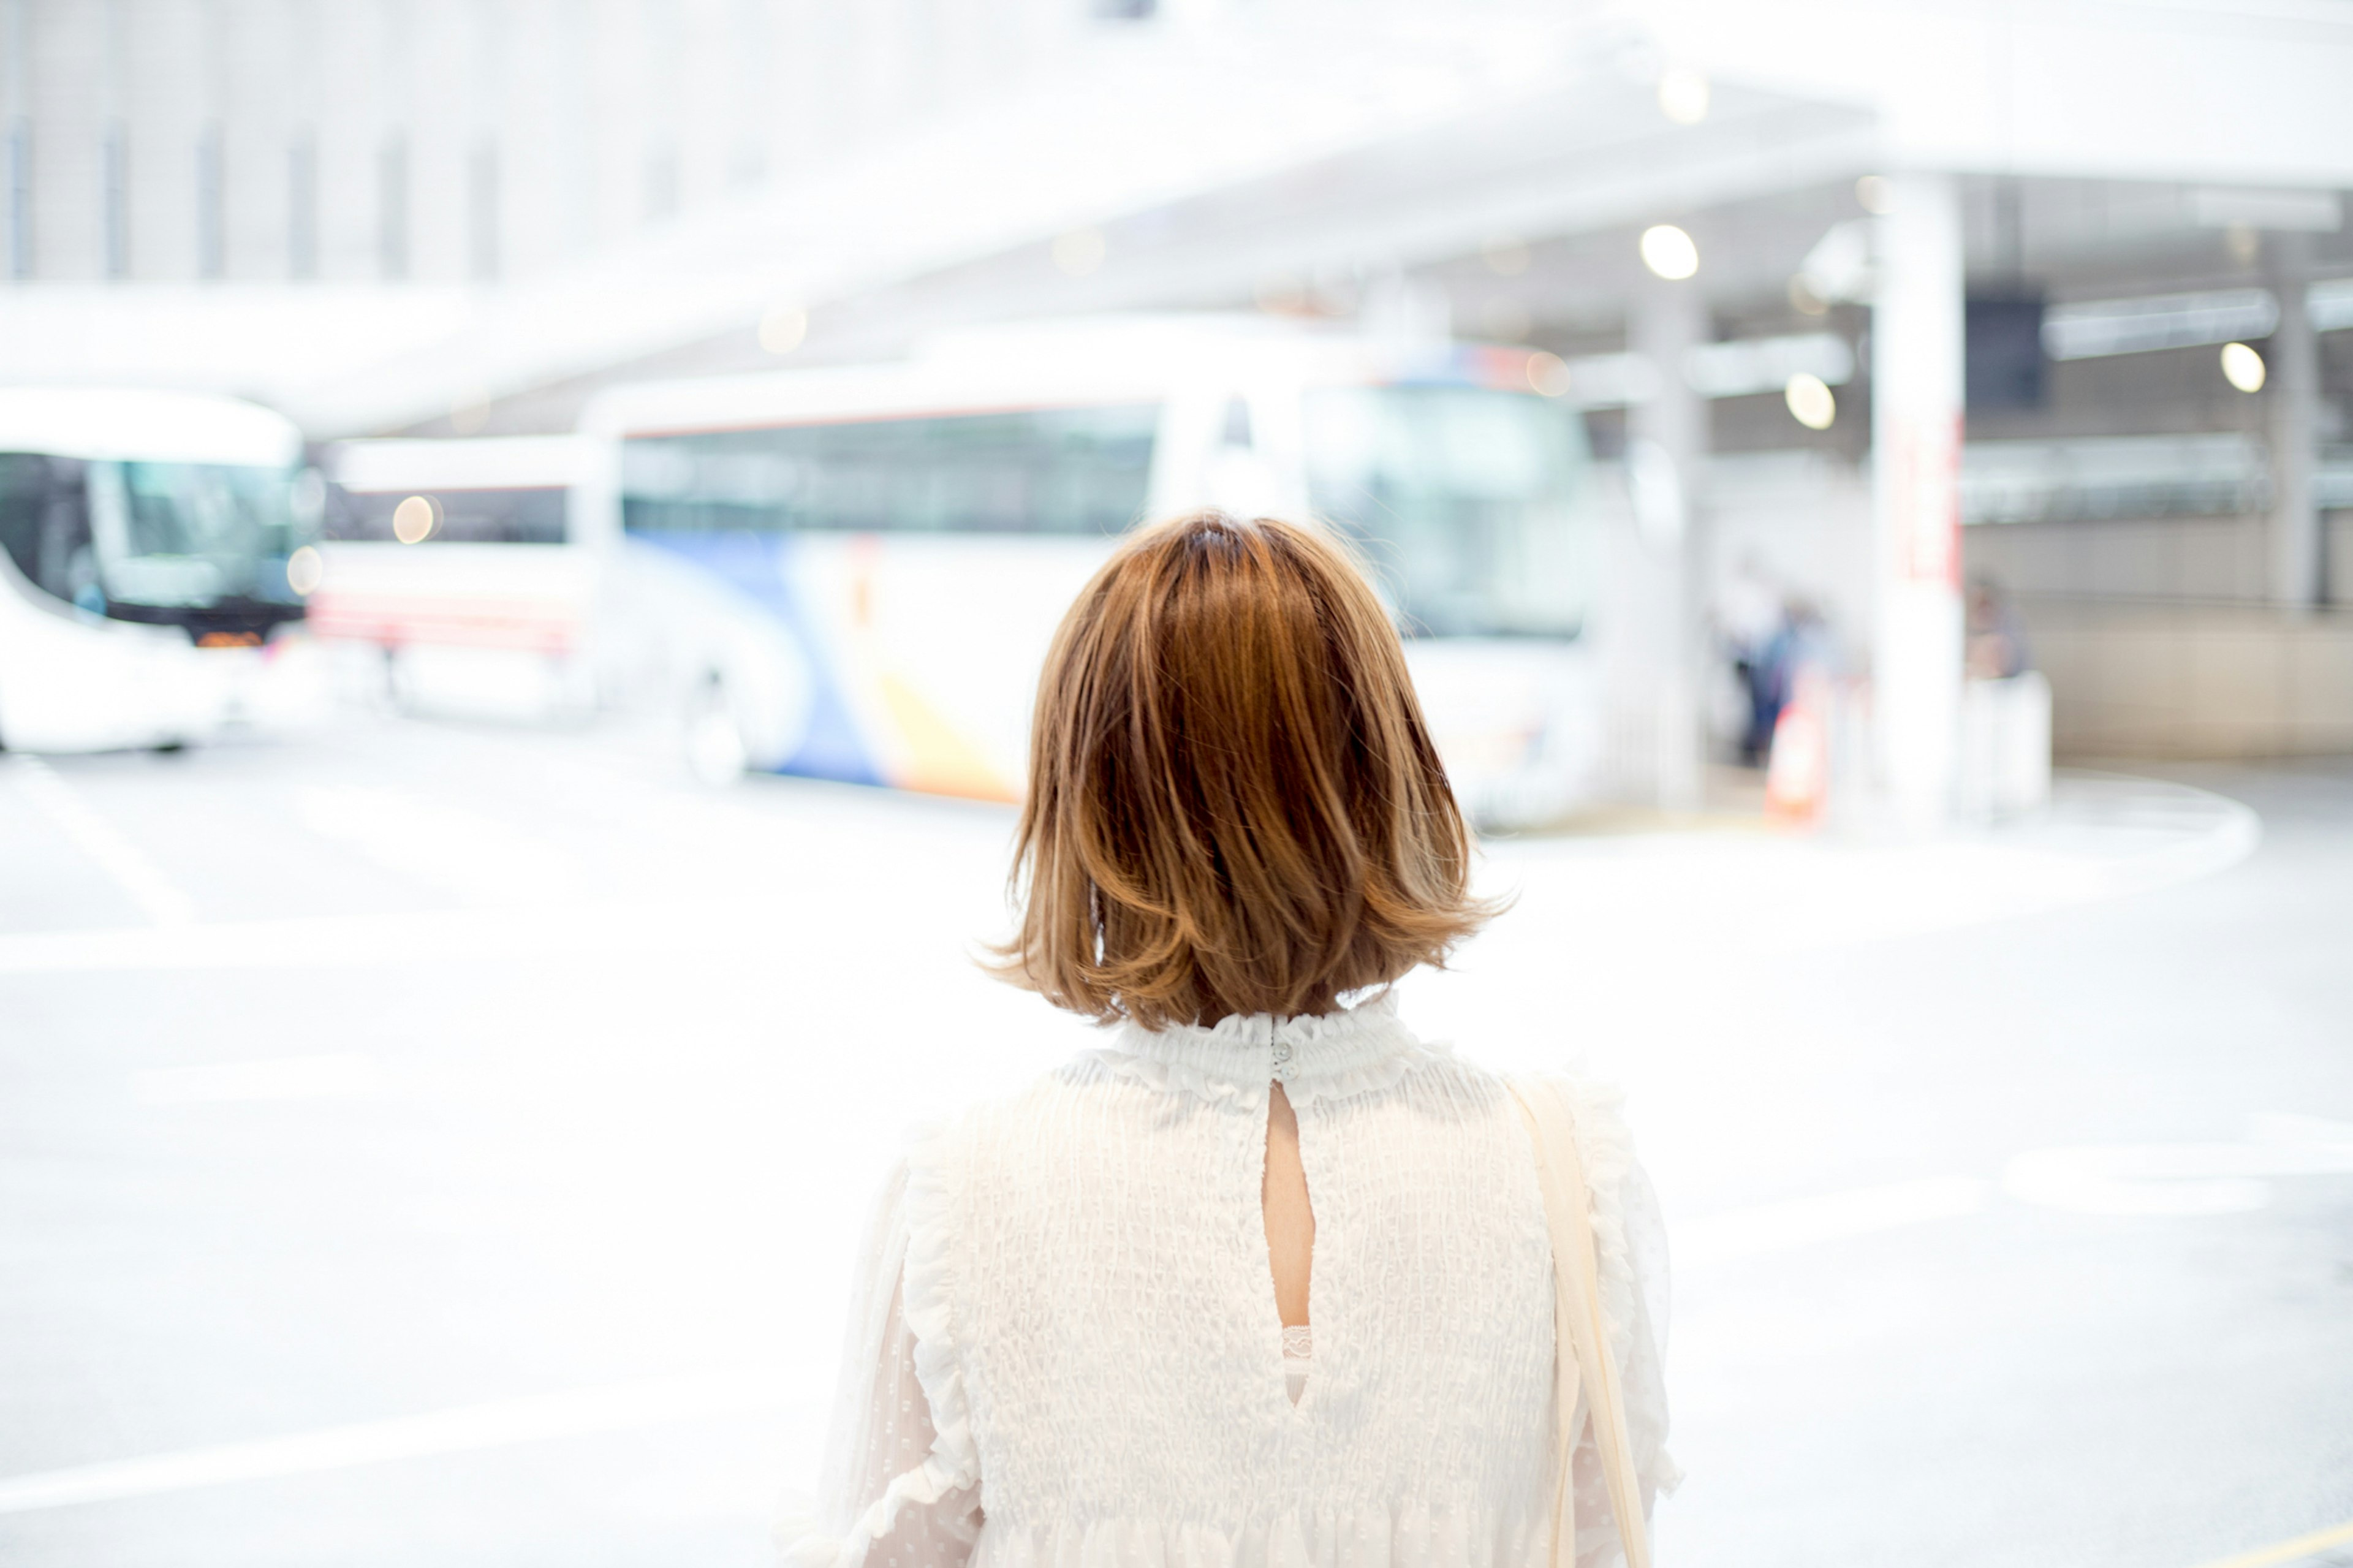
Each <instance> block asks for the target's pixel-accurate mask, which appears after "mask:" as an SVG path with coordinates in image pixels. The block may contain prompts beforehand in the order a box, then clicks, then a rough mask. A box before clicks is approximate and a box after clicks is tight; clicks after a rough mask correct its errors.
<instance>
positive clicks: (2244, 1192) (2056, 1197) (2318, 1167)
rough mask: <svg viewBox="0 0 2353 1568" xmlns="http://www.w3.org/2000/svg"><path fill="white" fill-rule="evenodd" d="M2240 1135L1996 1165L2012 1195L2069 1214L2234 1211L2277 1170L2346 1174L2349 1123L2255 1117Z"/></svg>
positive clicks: (2258, 1196) (2251, 1203) (2077, 1151)
mask: <svg viewBox="0 0 2353 1568" xmlns="http://www.w3.org/2000/svg"><path fill="white" fill-rule="evenodd" d="M2255 1130H2256V1134H2257V1139H2258V1141H2257V1142H2249V1143H2111V1144H2090V1145H2085V1146H2083V1147H2079V1148H2073V1149H2038V1150H2035V1151H2034V1152H2031V1153H2026V1154H2021V1155H2019V1156H2018V1157H2017V1158H2016V1159H2014V1160H2012V1161H2010V1163H2009V1165H2008V1166H2007V1167H2005V1168H2004V1170H2003V1171H2002V1176H2001V1184H2002V1190H2003V1191H2004V1192H2007V1193H2008V1194H2010V1196H2011V1197H2014V1198H2017V1199H2019V1200H2020V1201H2021V1202H2022V1203H2030V1204H2039V1205H2042V1206H2043V1207H2045V1208H2054V1209H2065V1210H2067V1211H2069V1212H2070V1213H2073V1214H2099V1215H2179V1216H2191V1215H2220V1214H2244V1213H2246V1212H2248V1211H2249V1210H2252V1209H2259V1208H2262V1207H2263V1206H2264V1205H2267V1204H2269V1203H2270V1202H2271V1201H2272V1185H2273V1182H2274V1179H2275V1178H2277V1177H2281V1176H2345V1175H2353V1127H2348V1126H2346V1125H2345V1124H2344V1123H2342V1122H2328V1121H2321V1120H2320V1119H2318V1118H2317V1117H2291V1116H2269V1117H2257V1118H2256V1119H2255Z"/></svg>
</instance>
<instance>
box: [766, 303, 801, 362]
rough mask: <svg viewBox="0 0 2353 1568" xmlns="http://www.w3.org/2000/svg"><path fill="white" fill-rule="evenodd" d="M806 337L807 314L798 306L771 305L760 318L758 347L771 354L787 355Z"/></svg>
mask: <svg viewBox="0 0 2353 1568" xmlns="http://www.w3.org/2000/svg"><path fill="white" fill-rule="evenodd" d="M807 336H808V312H807V310H802V309H801V308H800V307H799V306H798V305H771V306H769V307H768V309H767V310H766V312H765V314H763V315H762V316H761V317H760V346H761V347H762V348H764V349H765V350H767V351H768V352H769V353H772V354H788V353H792V352H793V351H794V350H795V349H797V348H798V347H800V346H801V341H802V340H803V339H805V338H807Z"/></svg>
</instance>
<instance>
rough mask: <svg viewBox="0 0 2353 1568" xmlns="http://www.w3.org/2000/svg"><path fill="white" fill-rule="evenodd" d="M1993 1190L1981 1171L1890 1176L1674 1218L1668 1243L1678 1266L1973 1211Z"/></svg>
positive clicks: (1721, 1260)
mask: <svg viewBox="0 0 2353 1568" xmlns="http://www.w3.org/2000/svg"><path fill="white" fill-rule="evenodd" d="M1992 1196H1993V1184H1992V1183H1991V1182H1989V1181H1987V1180H1986V1179H1984V1178H1983V1177H1981V1176H1931V1177H1927V1178H1926V1179H1924V1180H1920V1181H1914V1182H1893V1183H1890V1184H1887V1185H1885V1186H1878V1187H1857V1188H1853V1189H1852V1190H1850V1191H1847V1192H1841V1193H1824V1194H1820V1196H1817V1197H1810V1198H1793V1199H1790V1200H1789V1201H1788V1202H1786V1203H1776V1204H1758V1205H1756V1206H1755V1207H1753V1208H1742V1209H1731V1210H1728V1211H1726V1212H1725V1213H1723V1214H1714V1215H1704V1216H1703V1217H1701V1218H1697V1219H1688V1220H1684V1221H1683V1222H1682V1223H1680V1224H1678V1225H1676V1226H1673V1228H1672V1236H1671V1245H1672V1248H1673V1258H1674V1264H1675V1267H1676V1268H1705V1267H1707V1266H1708V1265H1709V1264H1714V1263H1729V1262H1731V1261H1733V1260H1734V1259H1736V1258H1759V1257H1763V1256H1765V1255H1766V1254H1767V1253H1774V1252H1785V1251H1788V1249H1790V1248H1791V1247H1807V1246H1811V1245H1812V1244H1814V1243H1816V1242H1823V1241H1841V1240H1844V1239H1845V1238H1847V1237H1856V1236H1869V1235H1872V1234H1873V1233H1875V1232H1878V1231H1883V1230H1898V1229H1901V1228H1903V1227H1904V1226H1913V1225H1921V1224H1925V1223H1926V1222H1927V1221H1929V1220H1938V1219H1953V1218H1957V1217H1959V1216H1960V1215H1973V1214H1977V1213H1978V1212H1980V1211H1981V1210H1983V1209H1984V1208H1985V1206H1986V1205H1987V1203H1988V1202H1989V1200H1990V1199H1991V1198H1992Z"/></svg>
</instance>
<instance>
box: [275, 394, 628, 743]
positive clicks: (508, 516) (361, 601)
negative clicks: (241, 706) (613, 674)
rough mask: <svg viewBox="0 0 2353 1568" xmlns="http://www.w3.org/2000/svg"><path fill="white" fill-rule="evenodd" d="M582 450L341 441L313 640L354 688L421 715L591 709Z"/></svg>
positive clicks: (555, 445) (569, 440)
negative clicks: (576, 510) (376, 692)
mask: <svg viewBox="0 0 2353 1568" xmlns="http://www.w3.org/2000/svg"><path fill="white" fill-rule="evenodd" d="M580 452H581V444H580V442H579V441H578V440H577V439H576V438H575V437H570V436H513V437H473V438H468V439H458V440H354V441H342V442H338V443H336V444H335V445H334V446H333V447H330V448H329V449H328V451H327V452H326V454H325V459H324V460H325V468H326V471H327V475H328V478H329V479H332V481H333V483H332V488H331V489H330V492H329V500H328V508H327V518H326V523H325V527H324V530H323V532H324V538H323V539H322V541H321V542H320V552H321V554H322V556H323V557H324V564H325V572H324V575H323V577H322V580H321V582H320V584H319V587H318V590H317V592H315V593H314V594H312V595H311V632H312V635H314V636H315V637H318V638H319V639H320V641H321V642H322V644H324V645H325V646H326V647H328V648H329V649H330V650H331V651H332V652H333V653H335V654H336V655H337V657H338V659H339V661H340V662H341V663H342V665H343V668H344V672H345V676H346V681H345V684H347V685H351V684H354V683H355V682H357V681H363V680H374V681H375V682H377V683H380V684H381V685H385V686H388V687H389V689H390V695H391V696H392V697H393V698H394V699H395V700H396V701H397V702H398V703H399V704H400V705H401V706H402V707H404V708H406V709H411V710H422V711H436V712H458V713H469V714H475V715H480V716H495V717H502V718H522V719H531V718H545V717H551V716H555V715H560V714H564V713H569V712H581V711H585V710H587V709H588V708H589V707H591V706H592V705H593V704H594V702H595V700H596V672H595V668H594V666H593V663H592V660H591V658H590V655H589V652H588V632H589V626H590V616H591V610H592V605H593V601H594V599H595V595H596V577H597V573H596V566H597V561H596V557H595V556H594V554H593V553H592V552H589V551H586V550H585V549H583V548H581V547H580V546H578V545H576V544H575V543H574V542H573V541H572V537H571V533H572V531H571V525H570V521H569V516H570V510H571V500H572V491H573V486H574V483H575V480H576V479H578V478H579V473H580ZM355 656H356V658H355ZM355 664H364V665H365V666H367V667H368V668H366V669H365V670H361V669H358V668H355Z"/></svg>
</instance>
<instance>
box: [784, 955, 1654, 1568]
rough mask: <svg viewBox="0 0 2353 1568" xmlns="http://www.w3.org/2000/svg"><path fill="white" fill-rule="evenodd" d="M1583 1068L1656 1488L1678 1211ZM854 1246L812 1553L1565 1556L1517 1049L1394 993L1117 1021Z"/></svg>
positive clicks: (1048, 1561)
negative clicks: (1272, 1233)
mask: <svg viewBox="0 0 2353 1568" xmlns="http://www.w3.org/2000/svg"><path fill="white" fill-rule="evenodd" d="M1270 1082H1280V1083H1282V1086H1283V1089H1284V1092H1285V1093H1286V1094H1287V1096H1288V1097H1289V1099H1290V1100H1291V1103H1292V1105H1293V1109H1294V1110H1296V1112H1297V1115H1298V1121H1299V1149H1300V1157H1301V1161H1302V1163H1303V1165H1304V1166H1305V1168H1306V1173H1307V1184H1308V1194H1309V1199H1310V1202H1311V1203H1312V1205H1314V1215H1315V1242H1314V1254H1313V1256H1312V1259H1311V1268H1310V1282H1309V1292H1310V1294H1309V1314H1308V1315H1309V1318H1310V1321H1311V1325H1312V1335H1311V1334H1310V1333H1304V1332H1302V1331H1300V1330H1298V1329H1296V1328H1294V1329H1293V1330H1292V1331H1289V1332H1286V1331H1285V1330H1284V1328H1283V1325H1282V1322H1281V1321H1280V1320H1279V1318H1278V1317H1277V1315H1276V1312H1275V1306H1274V1294H1273V1281H1272V1275H1271V1269H1270V1267H1269V1260H1268V1255H1267V1244H1266V1234H1265V1229H1264V1222H1263V1219H1262V1216H1261V1198H1260V1187H1261V1181H1262V1178H1263V1173H1264V1164H1265V1148H1266V1119H1267V1100H1268V1089H1267V1086H1268V1084H1269V1083H1270ZM1572 1082H1573V1083H1574V1082H1575V1080H1572ZM1575 1087H1576V1088H1577V1091H1578V1099H1579V1100H1580V1101H1581V1104H1580V1108H1579V1111H1578V1117H1577V1126H1578V1132H1579V1135H1580V1140H1581V1142H1582V1143H1583V1145H1584V1152H1585V1157H1586V1164H1587V1171H1588V1180H1589V1183H1590V1186H1591V1189H1592V1193H1593V1205H1594V1221H1595V1232H1596V1235H1597V1237H1598V1240H1599V1248H1600V1252H1601V1276H1602V1287H1603V1299H1604V1306H1605V1308H1606V1310H1608V1312H1609V1321H1610V1324H1611V1328H1612V1340H1613V1344H1612V1347H1611V1348H1612V1351H1613V1352H1614V1353H1615V1355H1616V1357H1617V1360H1618V1363H1619V1365H1620V1369H1621V1372H1622V1373H1623V1377H1624V1384H1625V1390H1626V1405H1627V1412H1628V1425H1629V1426H1630V1432H1631V1436H1632V1439H1633V1447H1634V1452H1635V1458H1636V1462H1637V1467H1638V1468H1639V1470H1640V1472H1641V1479H1642V1491H1643V1504H1644V1507H1645V1509H1646V1510H1647V1509H1648V1507H1649V1505H1650V1500H1651V1497H1652V1495H1653V1494H1654V1493H1655V1492H1656V1491H1657V1490H1658V1489H1662V1488H1664V1487H1669V1486H1672V1484H1673V1482H1674V1479H1676V1477H1675V1471H1674V1468H1673V1464H1672V1461H1671V1460H1670V1459H1668V1458H1667V1457H1666V1454H1665V1452H1664V1449H1663V1442H1664V1439H1665V1436H1666V1428H1667V1409H1666V1394H1665V1389H1664V1386H1663V1384H1662V1378H1661V1366H1660V1357H1661V1351H1662V1343H1663V1339H1664V1331H1665V1321H1666V1315H1665V1287H1666V1257H1665V1248H1664V1245H1663V1232H1662V1229H1661V1227H1660V1226H1659V1223H1658V1215H1657V1207H1656V1204H1655V1202H1654V1200H1653V1199H1652V1197H1651V1191H1650V1186H1649V1184H1648V1182H1647V1181H1646V1180H1645V1179H1644V1178H1643V1176H1642V1173H1641V1169H1640V1167H1639V1166H1637V1165H1636V1164H1635V1163H1634V1160H1633V1154H1632V1148H1631V1144H1630V1141H1629V1139H1628V1136H1627V1133H1626V1129H1625V1126H1624V1124H1623V1122H1622V1121H1620V1118H1619V1116H1618V1113H1617V1110H1616V1099H1615V1097H1614V1096H1613V1095H1611V1094H1610V1093H1609V1092H1607V1091H1605V1090H1602V1089H1599V1088H1597V1087H1595V1086H1592V1085H1589V1084H1583V1083H1576V1084H1575ZM864 1276H865V1277H864V1280H863V1286H862V1296H861V1299H860V1301H859V1302H858V1303H857V1305H856V1307H855V1308H854V1310H853V1316H852V1321H851V1324H850V1333H849V1350H848V1358H847V1360H846V1362H845V1363H844V1367H843V1372H842V1380H841V1393H840V1397H839V1406H838V1409H837V1413H836V1418H835V1427H834V1432H833V1437H832V1444H831V1447H830V1449H829V1454H828V1466H827V1474H826V1477H825V1479H824V1483H823V1486H822V1488H821V1489H820V1494H819V1497H818V1507H817V1510H816V1513H815V1515H814V1516H813V1517H806V1518H799V1519H792V1520H788V1521H786V1524H785V1525H784V1527H783V1529H782V1531H781V1534H780V1542H781V1544H782V1547H783V1551H784V1559H785V1562H786V1564H787V1565H788V1568H1543V1565H1545V1564H1546V1563H1548V1560H1549V1559H1548V1553H1549V1552H1550V1547H1551V1534H1550V1530H1551V1508H1552V1478H1553V1477H1554V1476H1555V1475H1556V1473H1557V1471H1556V1468H1555V1461H1554V1458H1553V1448H1554V1443H1555V1425H1556V1423H1555V1417H1554V1410H1553V1405H1554V1389H1555V1384H1554V1377H1553V1354H1554V1346H1553V1300H1552V1290H1553V1275H1552V1265H1551V1254H1550V1249H1549V1244H1548V1241H1547V1239H1546V1226H1545V1220H1544V1212H1543V1202H1542V1199H1541V1198H1540V1197H1539V1195H1538V1193H1537V1188H1536V1179H1535V1164H1534V1156H1533V1153H1532V1152H1531V1150H1530V1148H1529V1146H1528V1138H1527V1132H1526V1130H1525V1126H1524V1124H1523V1123H1522V1121H1520V1118H1519V1115H1518V1112H1517V1110H1516V1108H1515V1107H1514V1105H1513V1103H1512V1101H1511V1100H1510V1098H1509V1096H1508V1095H1507V1093H1506V1092H1505V1090H1504V1085H1503V1081H1502V1080H1501V1079H1498V1078H1497V1077H1496V1076H1494V1075H1493V1074H1492V1073H1489V1072H1487V1071H1485V1070H1483V1069H1482V1068H1477V1067H1474V1066H1472V1064H1470V1063H1468V1062H1465V1061H1462V1060H1460V1059H1458V1058H1455V1057H1453V1056H1452V1055H1451V1054H1450V1053H1449V1052H1448V1051H1447V1050H1446V1048H1445V1047H1440V1046H1435V1045H1430V1044H1425V1043H1424V1042H1422V1041H1420V1040H1419V1039H1417V1038H1415V1037H1414V1036H1413V1035H1412V1034H1411V1033H1410V1032H1409V1030H1407V1029H1406V1027H1405V1026H1403V1025H1402V1024H1401V1023H1399V1022H1398V1018H1397V1016H1396V1013H1395V1011H1394V1009H1393V1006H1392V1005H1391V1003H1390V1002H1389V1001H1388V1000H1387V999H1382V1000H1378V1001H1375V1002H1371V1003H1366V1004H1365V1005H1361V1006H1358V1007H1356V1008H1355V1009H1353V1010H1350V1011H1346V1012H1341V1013H1335V1014H1330V1015H1326V1016H1320V1017H1301V1018H1291V1019H1274V1018H1270V1017H1266V1016H1256V1017H1232V1018H1228V1019H1226V1020H1225V1021H1224V1022H1222V1023H1220V1024H1219V1025H1217V1026H1215V1027H1214V1028H1199V1027H1176V1028H1169V1029H1165V1030H1161V1031H1158V1032H1152V1031H1147V1030H1144V1029H1141V1028H1137V1027H1134V1026H1125V1027H1124V1028H1122V1029H1121V1030H1120V1031H1118V1032H1117V1034H1116V1035H1115V1036H1114V1037H1113V1044H1111V1045H1109V1046H1107V1047H1103V1048H1101V1049H1096V1050H1091V1051H1088V1052H1085V1053H1083V1054H1082V1055H1081V1056H1080V1057H1079V1058H1076V1059H1075V1060H1073V1061H1072V1062H1071V1063H1070V1064H1069V1065H1067V1066H1066V1067H1064V1068H1061V1069H1060V1070H1059V1071H1057V1072H1055V1073H1053V1074H1051V1075H1050V1076H1049V1077H1047V1078H1045V1079H1041V1080H1040V1081H1039V1082H1038V1083H1037V1084H1035V1085H1034V1086H1032V1087H1031V1088H1030V1089H1028V1090H1027V1091H1026V1092H1024V1093H1022V1094H1020V1095H1018V1096H1017V1097H1015V1098H1013V1099H1011V1100H1005V1101H1002V1102H999V1103H995V1104H990V1105H985V1106H981V1107H977V1108H976V1109H974V1110H970V1111H968V1112H966V1113H965V1115H964V1116H963V1117H962V1118H960V1119H959V1120H958V1121H955V1122H954V1123H953V1124H951V1125H950V1126H948V1127H947V1128H945V1129H944V1130H942V1131H938V1132H936V1133H934V1134H932V1135H930V1136H928V1137H926V1138H924V1139H923V1140H921V1141H920V1142H918V1144H917V1145H916V1147H915V1148H914V1149H913V1152H911V1153H910V1155H909V1157H908V1158H907V1160H906V1161H905V1163H903V1164H902V1166H901V1167H900V1169H899V1171H898V1172H897V1173H896V1174H895V1175H894V1177H893V1179H892V1183H891V1184H890V1187H889V1190H888V1191H887V1193H886V1194H885V1196H884V1201H883V1204H882V1207H881V1213H880V1215H878V1216H877V1221H876V1225H875V1227H874V1231H873V1235H872V1239H871V1242H870V1244H869V1247H868V1249H867V1253H866V1257H865V1260H864ZM1311 1339H1312V1346H1311ZM1577 1429H1578V1430H1579V1431H1580V1432H1581V1433H1582V1434H1583V1436H1582V1437H1581V1438H1580V1441H1579V1443H1578V1446H1577V1451H1576V1454H1575V1455H1574V1457H1573V1461H1572V1476H1573V1478H1574V1482H1575V1497H1574V1506H1575V1511H1576V1524H1577V1563H1578V1564H1579V1568H1600V1565H1601V1564H1604V1563H1609V1562H1610V1561H1613V1560H1615V1559H1616V1558H1617V1557H1618V1555H1619V1545H1618V1539H1617V1532H1616V1530H1615V1528H1614V1526H1613V1525H1612V1523H1611V1521H1610V1515H1609V1503H1608V1501H1607V1493H1606V1490H1605V1489H1604V1486H1603V1482H1602V1478H1601V1470H1600V1465H1599V1458H1598V1456H1597V1454H1596V1452H1595V1449H1594V1445H1593V1439H1592V1435H1591V1430H1590V1427H1589V1426H1588V1424H1587V1423H1586V1422H1585V1420H1584V1416H1583V1413H1582V1412H1581V1411H1580V1412H1579V1413H1577Z"/></svg>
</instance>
